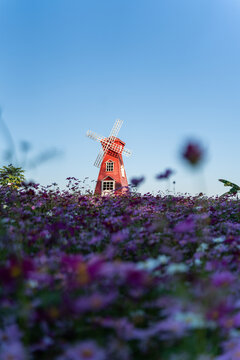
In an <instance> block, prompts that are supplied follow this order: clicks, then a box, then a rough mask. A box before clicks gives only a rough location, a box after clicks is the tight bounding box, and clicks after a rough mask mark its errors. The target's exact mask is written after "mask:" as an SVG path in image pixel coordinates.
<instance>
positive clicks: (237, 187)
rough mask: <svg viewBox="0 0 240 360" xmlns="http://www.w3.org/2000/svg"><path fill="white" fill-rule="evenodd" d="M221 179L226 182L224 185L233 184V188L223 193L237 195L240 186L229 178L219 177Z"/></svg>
mask: <svg viewBox="0 0 240 360" xmlns="http://www.w3.org/2000/svg"><path fill="white" fill-rule="evenodd" d="M219 181H221V182H222V183H223V184H224V186H231V189H230V190H229V191H228V192H226V193H224V194H223V195H227V194H229V195H236V194H237V192H238V191H239V190H240V186H238V185H236V184H234V183H232V182H230V181H228V180H224V179H219ZM223 195H222V196H223Z"/></svg>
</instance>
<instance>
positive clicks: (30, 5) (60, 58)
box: [0, 0, 240, 195]
mask: <svg viewBox="0 0 240 360" xmlns="http://www.w3.org/2000/svg"><path fill="white" fill-rule="evenodd" d="M239 39H240V1H239V0H101V1H100V0H84V1H83V0H34V1H33V0H0V106H1V109H2V115H3V118H4V121H5V122H6V123H7V125H8V126H9V128H10V130H11V133H12V136H13V138H14V141H15V143H16V145H17V146H18V145H19V143H20V142H21V141H22V140H28V141H30V142H31V143H32V156H33V155H34V154H37V153H38V152H39V151H43V150H46V149H47V148H57V149H59V150H61V151H62V153H63V155H62V156H61V157H59V158H56V159H55V160H52V161H49V162H47V163H46V164H45V165H41V166H39V167H38V168H36V169H35V170H32V171H27V176H28V178H32V179H35V180H36V181H37V182H40V183H42V184H50V183H52V182H57V183H58V184H59V185H61V186H63V185H64V184H65V178H66V177H68V176H75V177H77V178H79V179H83V178H84V177H89V178H90V180H94V179H96V178H97V175H98V169H97V168H95V167H94V166H93V163H94V160H95V158H96V156H97V153H98V151H99V149H100V144H99V143H97V142H93V141H91V140H90V139H88V138H87V137H86V136H85V133H86V131H87V130H88V129H91V130H94V131H96V132H97V133H100V134H102V135H106V136H107V135H108V134H109V132H110V130H111V128H112V126H113V123H114V121H115V119H117V118H120V119H122V120H124V123H123V126H122V128H121V130H120V132H119V137H120V138H121V139H122V140H123V141H125V142H126V147H128V148H129V149H131V150H132V151H133V155H132V157H131V158H126V159H125V168H126V172H127V176H128V178H129V179H130V178H132V177H134V176H141V175H145V176H146V181H145V183H144V184H143V185H142V186H141V188H140V190H141V191H142V192H147V191H151V192H152V191H153V192H156V191H158V190H163V191H165V190H166V189H167V188H168V186H170V190H173V189H172V185H171V184H170V185H169V184H168V183H167V182H166V181H163V182H159V181H157V180H155V178H154V177H155V175H156V174H158V173H160V172H163V171H164V170H165V169H166V168H171V169H174V170H175V175H174V176H173V177H172V181H173V180H175V181H176V191H177V192H182V193H184V192H188V193H192V194H195V193H196V192H198V191H204V192H206V193H207V194H208V195H211V194H222V193H223V192H224V191H225V190H226V188H224V187H223V184H221V183H219V182H218V178H227V179H228V180H230V181H233V182H236V183H237V184H239V183H240V167H239V146H240V144H239V143H240V138H239V137H240V101H239V96H240V40H239ZM193 138H194V139H197V140H199V141H200V142H201V143H202V144H203V145H204V146H205V148H206V149H207V161H206V164H205V166H204V167H203V169H202V171H199V172H197V173H196V174H193V173H192V172H191V171H190V170H189V169H188V168H187V167H186V166H185V165H184V164H183V162H182V161H181V160H180V156H179V153H180V150H181V147H182V145H183V144H184V143H185V142H186V140H187V139H193ZM6 146H7V141H6V138H5V136H4V135H3V128H2V127H0V151H1V153H3V150H4V149H5V148H6ZM1 164H4V163H3V162H2V160H1ZM172 181H171V182H172Z"/></svg>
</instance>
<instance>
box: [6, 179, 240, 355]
mask: <svg viewBox="0 0 240 360" xmlns="http://www.w3.org/2000/svg"><path fill="white" fill-rule="evenodd" d="M239 269H240V202H239V201H238V200H237V199H236V198H231V197H222V198H217V197H216V198H207V197H203V196H198V197H190V196H189V197H185V196H177V195H176V196H170V195H168V196H160V195H159V196H152V195H151V194H146V195H142V196H140V195H137V194H135V195H134V194H133V195H126V196H121V197H102V198H101V197H95V196H92V195H82V194H81V192H80V191H79V183H78V181H76V179H74V178H69V184H68V188H67V190H65V191H60V189H59V188H58V187H57V186H55V185H54V184H53V185H52V186H49V187H40V186H39V185H36V184H31V183H30V184H25V186H23V187H22V188H20V189H11V188H9V187H6V186H3V187H1V188H0V360H3V359H4V360H7V359H8V360H10V359H11V360H23V359H24V360H25V359H26V360H28V359H30V360H31V359H41V360H42V359H43V360H51V359H54V360H55V359H57V360H77V359H78V360H135V359H136V360H141V359H149V360H210V359H216V360H235V359H240V297H239V290H240V276H239Z"/></svg>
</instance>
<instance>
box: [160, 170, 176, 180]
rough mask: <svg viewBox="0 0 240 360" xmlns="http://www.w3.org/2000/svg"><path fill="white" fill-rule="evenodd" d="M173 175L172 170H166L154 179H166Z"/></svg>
mask: <svg viewBox="0 0 240 360" xmlns="http://www.w3.org/2000/svg"><path fill="white" fill-rule="evenodd" d="M173 174H174V171H173V170H172V169H166V170H165V171H164V172H163V173H160V174H158V175H156V179H157V180H162V179H168V178H169V177H170V176H171V175H173Z"/></svg>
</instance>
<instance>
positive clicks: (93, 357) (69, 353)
mask: <svg viewBox="0 0 240 360" xmlns="http://www.w3.org/2000/svg"><path fill="white" fill-rule="evenodd" d="M105 359H106V354H105V352H104V350H103V349H102V348H100V347H99V346H98V345H97V344H96V342H95V341H92V340H87V341H83V342H80V343H78V344H76V345H70V346H69V348H68V349H67V350H66V351H65V353H64V354H63V355H62V356H60V357H58V360H105Z"/></svg>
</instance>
